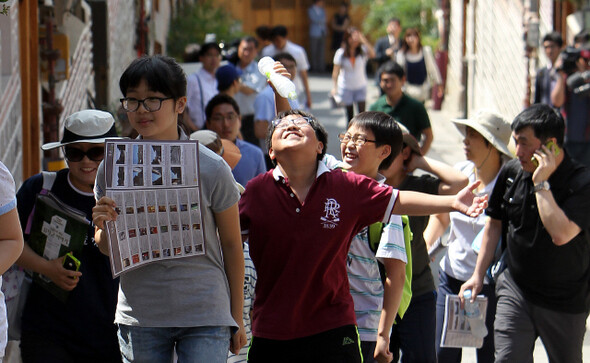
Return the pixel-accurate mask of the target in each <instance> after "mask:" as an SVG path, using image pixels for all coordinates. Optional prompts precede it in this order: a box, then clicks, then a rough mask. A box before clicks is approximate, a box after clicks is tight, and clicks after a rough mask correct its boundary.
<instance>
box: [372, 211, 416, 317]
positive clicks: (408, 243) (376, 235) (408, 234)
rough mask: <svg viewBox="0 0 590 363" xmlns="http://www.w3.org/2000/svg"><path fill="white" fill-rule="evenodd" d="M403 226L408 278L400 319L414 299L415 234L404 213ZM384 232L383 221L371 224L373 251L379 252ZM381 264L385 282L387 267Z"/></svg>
mask: <svg viewBox="0 0 590 363" xmlns="http://www.w3.org/2000/svg"><path fill="white" fill-rule="evenodd" d="M401 219H402V227H403V232H404V247H405V249H406V258H407V263H406V279H405V281H404V287H403V290H402V299H401V303H400V305H399V309H398V310H397V318H396V320H399V319H401V318H403V317H404V314H405V313H406V311H407V310H408V307H409V306H410V301H411V300H412V239H413V238H414V235H413V233H412V230H411V229H410V219H409V218H408V216H407V215H402V216H401ZM382 232H383V223H381V222H377V223H373V224H371V225H370V226H369V231H368V235H369V247H370V248H371V251H373V252H374V253H377V249H378V248H379V241H380V240H381V233H382ZM378 264H379V273H380V275H381V281H382V282H383V283H385V279H386V277H387V276H386V273H385V267H384V266H383V264H381V263H380V262H379V263H378Z"/></svg>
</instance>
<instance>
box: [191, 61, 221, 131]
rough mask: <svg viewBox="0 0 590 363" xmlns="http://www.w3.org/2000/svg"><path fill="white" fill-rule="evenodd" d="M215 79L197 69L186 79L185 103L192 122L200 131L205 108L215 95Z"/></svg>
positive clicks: (202, 69)
mask: <svg viewBox="0 0 590 363" xmlns="http://www.w3.org/2000/svg"><path fill="white" fill-rule="evenodd" d="M217 93H219V91H217V79H216V78H215V76H214V75H212V74H211V73H209V72H207V71H206V70H205V69H204V68H201V69H199V71H198V72H195V73H193V74H191V75H190V76H188V77H187V79H186V103H187V105H188V112H189V116H190V118H191V120H192V122H193V123H194V124H195V126H196V127H198V128H199V129H202V128H203V127H204V126H205V121H206V118H207V117H206V116H205V108H206V107H207V103H209V101H211V99H212V98H213V97H214V96H215V95H216V94H217Z"/></svg>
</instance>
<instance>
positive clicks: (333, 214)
mask: <svg viewBox="0 0 590 363" xmlns="http://www.w3.org/2000/svg"><path fill="white" fill-rule="evenodd" d="M339 214H340V204H338V202H337V201H336V199H334V198H327V199H326V202H325V203H324V215H323V216H322V217H320V219H321V223H322V226H323V227H324V228H326V229H334V228H336V226H337V225H338V222H340V218H338V215H339Z"/></svg>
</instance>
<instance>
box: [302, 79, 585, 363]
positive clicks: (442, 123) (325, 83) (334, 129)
mask: <svg viewBox="0 0 590 363" xmlns="http://www.w3.org/2000/svg"><path fill="white" fill-rule="evenodd" d="M310 87H311V89H312V99H313V104H312V110H311V111H312V113H313V114H314V115H315V116H316V117H317V118H318V120H319V121H320V122H321V123H322V124H323V125H324V127H325V128H326V130H327V131H328V135H329V137H328V153H330V154H332V155H334V156H337V157H339V156H340V144H339V142H338V139H337V135H338V133H339V132H342V131H344V130H345V129H346V116H345V111H344V109H342V108H338V109H332V108H331V107H330V102H329V100H328V92H329V91H330V89H331V87H332V80H331V79H330V78H329V77H328V76H327V75H325V76H317V75H312V76H311V77H310ZM377 97H378V89H377V88H376V86H375V85H374V84H372V81H371V84H370V85H369V89H368V92H367V106H368V105H370V104H371V103H372V102H374V100H375V99H377ZM428 113H429V115H430V121H431V123H432V128H433V133H434V141H433V143H432V147H431V149H430V151H429V153H428V156H429V157H432V158H434V159H437V160H441V161H444V162H446V163H448V164H451V165H453V164H455V163H456V162H458V161H461V160H464V155H463V151H462V146H461V135H460V134H459V132H458V131H457V129H456V128H455V127H454V126H453V124H452V123H450V122H449V120H450V119H451V118H454V117H459V116H460V115H451V114H448V113H446V112H444V111H433V110H429V111H428ZM437 266H438V263H433V264H432V268H433V272H434V275H435V277H436V276H438V272H437ZM586 331H587V333H586V336H585V340H584V347H583V353H584V357H585V358H586V359H585V361H589V362H590V334H589V333H588V331H590V320H589V321H588V322H587V328H586ZM534 360H535V363H547V362H548V361H549V360H548V358H547V354H546V353H545V349H544V348H543V344H542V343H541V341H540V340H537V342H536V345H535V350H534ZM463 362H464V363H475V362H477V359H476V356H475V349H469V348H467V349H464V353H463Z"/></svg>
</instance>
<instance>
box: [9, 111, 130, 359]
mask: <svg viewBox="0 0 590 363" xmlns="http://www.w3.org/2000/svg"><path fill="white" fill-rule="evenodd" d="M116 137H117V131H116V128H115V120H114V119H113V116H111V114H110V113H108V112H103V111H98V110H83V111H79V112H75V113H73V114H72V115H70V116H69V117H67V118H66V120H65V123H64V130H63V137H62V139H61V141H59V142H51V143H47V144H44V145H43V146H42V147H41V148H42V149H43V150H51V149H55V148H59V147H62V148H63V153H64V156H65V160H66V163H67V166H68V167H67V168H65V169H62V170H59V171H57V172H52V173H39V174H37V175H34V176H32V177H30V178H28V179H27V180H25V182H24V183H23V185H22V186H21V188H20V189H19V191H18V193H17V208H18V214H19V218H20V222H21V225H22V228H23V229H24V235H25V241H27V242H28V239H29V237H30V235H29V232H30V228H31V225H30V224H32V223H29V220H31V222H32V218H30V217H31V215H32V213H33V212H32V211H33V207H34V206H35V200H36V196H37V194H39V193H41V192H43V193H45V192H47V191H49V192H51V193H52V194H53V195H54V196H55V197H57V198H58V199H59V200H60V201H61V202H63V203H64V204H65V205H67V206H69V207H71V208H75V209H77V210H79V211H81V212H83V213H84V214H85V215H86V218H87V219H88V221H91V220H92V207H94V205H95V203H96V201H95V199H94V194H93V187H94V181H95V178H96V172H97V170H98V165H99V164H100V162H101V161H102V160H103V158H104V142H105V139H106V138H116ZM51 180H52V181H51ZM75 257H76V258H77V259H78V260H79V261H80V262H81V264H80V268H79V271H71V270H67V269H65V268H64V266H63V261H64V256H60V257H59V258H57V259H54V260H46V259H45V258H43V257H42V256H39V255H37V254H36V253H35V252H34V251H33V250H32V249H31V247H29V245H28V244H25V246H24V250H23V253H22V255H21V257H20V258H19V259H18V260H17V264H18V265H19V266H21V267H23V268H25V269H27V270H31V271H34V272H37V273H40V274H42V275H44V276H46V277H47V278H49V279H50V280H51V281H53V282H54V283H55V284H56V285H57V286H58V287H60V288H61V289H63V290H66V291H70V294H69V296H68V298H67V300H66V301H65V303H64V302H62V301H61V300H59V299H57V298H56V297H54V295H52V294H51V293H49V292H48V291H47V290H45V289H44V288H43V287H41V286H40V285H37V284H36V283H33V284H32V286H31V288H30V290H29V293H28V297H27V301H26V304H25V306H24V310H23V314H22V336H21V354H22V358H23V361H24V362H120V361H121V355H120V352H119V346H118V342H117V328H116V326H115V325H114V323H113V321H114V317H115V307H116V305H117V291H118V285H119V282H118V279H117V280H113V277H112V275H111V270H110V264H109V258H108V257H107V256H105V255H103V254H102V253H100V251H99V249H98V247H97V246H96V244H95V243H94V228H93V227H92V226H91V225H90V222H89V225H88V235H87V237H86V241H85V243H84V247H83V249H82V252H81V253H80V254H75Z"/></svg>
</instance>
